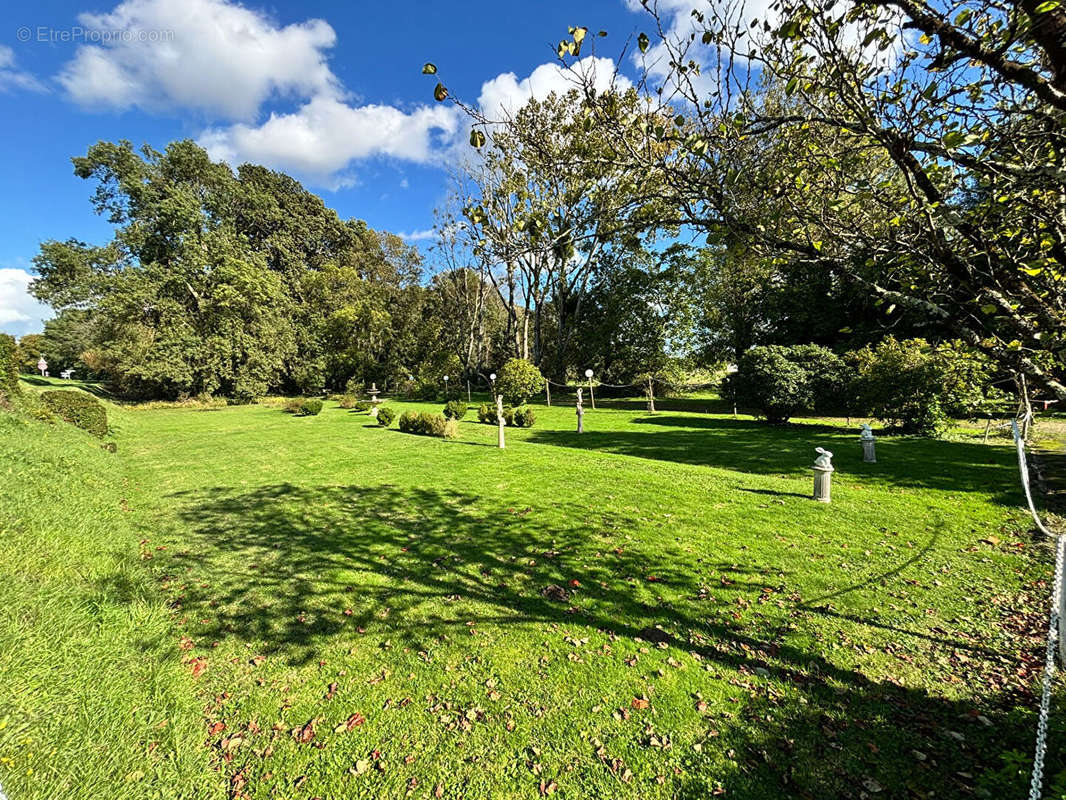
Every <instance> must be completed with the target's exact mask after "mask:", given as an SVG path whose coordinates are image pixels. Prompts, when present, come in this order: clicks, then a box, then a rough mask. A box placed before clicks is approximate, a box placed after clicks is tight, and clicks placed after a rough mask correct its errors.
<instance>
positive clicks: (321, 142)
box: [199, 97, 460, 183]
mask: <svg viewBox="0 0 1066 800" xmlns="http://www.w3.org/2000/svg"><path fill="white" fill-rule="evenodd" d="M459 125H460V114H459V112H458V111H457V110H456V109H454V108H451V107H449V106H443V105H441V106H419V107H417V108H415V109H414V110H413V111H411V112H410V113H407V112H404V111H401V110H400V109H398V108H394V107H392V106H386V105H365V106H351V105H348V104H346V103H344V102H342V101H340V100H338V99H335V98H333V97H313V98H312V99H311V100H310V101H308V102H307V103H305V104H304V105H303V106H302V107H300V108H299V109H298V110H297V111H295V112H293V113H291V114H271V115H270V118H269V119H268V120H266V121H265V122H264V123H263V124H261V125H246V124H243V123H238V124H236V125H231V126H229V127H226V128H211V129H208V130H207V131H205V132H204V133H203V134H202V135H201V136H200V140H199V141H200V144H201V145H203V146H204V147H205V148H206V149H207V151H208V153H210V154H211V157H212V158H215V159H221V160H224V161H227V162H230V163H232V164H237V163H241V162H243V161H254V162H256V163H260V164H267V165H269V166H272V167H276V168H279V169H283V170H290V171H293V172H296V173H298V174H300V175H303V176H308V177H311V178H314V179H316V180H318V181H320V182H324V183H330V182H336V180H337V174H338V173H340V172H342V171H343V170H345V169H346V168H347V167H348V166H349V165H350V164H351V162H353V161H356V160H359V159H364V158H369V157H372V156H388V157H392V158H398V159H403V160H405V161H413V162H416V163H420V164H425V163H430V162H432V161H434V160H435V159H436V158H437V157H438V153H439V151H440V149H441V148H442V147H443V146H444V145H446V144H447V143H448V142H450V141H451V139H452V138H453V137H454V135H455V133H456V131H457V130H458V129H459Z"/></svg>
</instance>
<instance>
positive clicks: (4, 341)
mask: <svg viewBox="0 0 1066 800" xmlns="http://www.w3.org/2000/svg"><path fill="white" fill-rule="evenodd" d="M18 354H19V350H18V345H16V344H15V337H13V336H8V335H7V334H6V333H0V397H14V396H15V395H17V394H18V393H19V358H18Z"/></svg>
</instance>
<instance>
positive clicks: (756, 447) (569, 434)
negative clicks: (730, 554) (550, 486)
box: [528, 415, 1021, 506]
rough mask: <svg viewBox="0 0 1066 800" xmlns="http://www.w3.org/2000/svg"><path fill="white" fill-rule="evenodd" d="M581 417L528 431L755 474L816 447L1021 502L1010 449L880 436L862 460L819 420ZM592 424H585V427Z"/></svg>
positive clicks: (843, 467) (858, 466)
mask: <svg viewBox="0 0 1066 800" xmlns="http://www.w3.org/2000/svg"><path fill="white" fill-rule="evenodd" d="M590 417H592V415H589V416H586V419H585V433H583V434H578V433H577V432H576V431H555V430H544V429H538V430H534V431H533V432H532V433H531V434H530V435H529V437H528V441H531V442H536V443H538V444H548V445H553V446H556V447H572V448H577V449H582V450H599V451H603V452H607V453H616V454H620V455H629V456H638V457H641V458H650V459H656V460H660V461H674V462H678V463H683V464H694V465H699V466H708V467H721V468H724V469H729V470H734V471H737V472H748V473H753V474H760V475H788V476H790V477H795V476H799V475H805V474H806V475H809V474H810V469H811V464H812V463H813V461H814V457H815V455H816V453H815V451H814V449H815V447H825V448H826V449H828V450H831V451H832V452H833V453H834V458H833V464H834V466H835V467H836V469H837V472H838V473H839V477H845V476H846V479H851V480H854V479H856V478H858V479H859V480H862V479H864V478H867V477H868V478H869V479H870V480H873V481H877V482H885V483H889V484H892V485H895V486H900V487H907V488H914V489H933V490H937V491H945V492H971V491H974V492H985V493H987V494H988V495H990V496H991V497H993V498H994V499H995V500H996V502H999V503H1001V504H1004V505H1011V506H1016V505H1018V503H1019V502H1021V496H1020V494H1019V492H1018V489H1017V481H1016V480H1015V478H1014V475H1013V472H1012V471H1013V469H1014V465H1013V461H1012V458H1013V456H1012V453H1011V451H1010V450H1009V449H1008V448H1003V447H989V446H987V445H983V444H978V443H971V442H959V441H948V440H940V439H920V438H911V437H881V438H879V439H878V441H877V455H878V461H877V463H875V464H864V463H863V461H862V450H861V447H860V445H859V442H858V435H857V434H856V433H855V432H852V431H846V430H842V429H841V428H838V427H833V426H827V425H821V424H809V425H808V424H796V425H783V426H769V425H766V424H764V423H760V422H754V421H750V420H733V419H720V418H699V417H670V416H663V415H657V416H649V417H646V418H640V419H637V420H634V423H635V424H636V425H639V426H640V428H639V429H623V430H606V431H598V430H595V424H596V423H595V418H594V417H592V418H591V419H590ZM590 428H591V430H590Z"/></svg>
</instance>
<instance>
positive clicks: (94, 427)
mask: <svg viewBox="0 0 1066 800" xmlns="http://www.w3.org/2000/svg"><path fill="white" fill-rule="evenodd" d="M41 402H43V403H44V404H45V406H46V407H47V408H48V410H49V411H51V412H52V413H53V414H55V415H56V416H57V417H59V418H60V419H62V420H65V421H66V422H69V423H70V424H71V425H74V426H76V427H78V428H81V429H82V430H86V431H88V432H89V433H91V434H92V435H93V436H97V437H99V438H101V439H102V438H103V437H105V436H107V411H106V410H105V409H104V407H103V405H102V404H101V403H100V401H99V400H97V399H96V398H95V397H92V396H90V395H87V394H85V393H84V392H41Z"/></svg>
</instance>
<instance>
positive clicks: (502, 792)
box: [0, 398, 1058, 798]
mask: <svg viewBox="0 0 1066 800" xmlns="http://www.w3.org/2000/svg"><path fill="white" fill-rule="evenodd" d="M713 400H714V399H713V398H702V399H697V400H685V401H660V403H659V407H660V409H661V410H660V412H659V413H658V414H655V415H650V414H647V413H645V412H644V411H643V410H642V403H640V401H614V402H611V401H607V400H606V398H604V399H599V398H598V402H599V405H600V408H598V409H597V410H596V411H592V410H591V409H590V410H588V412H587V414H586V417H585V429H586V433H585V434H583V435H581V436H579V435H578V434H577V433H576V432H575V428H576V424H575V415H574V410H573V407H572V406H564V407H554V408H551V409H547V408H543V407H538V409H537V413H538V421H537V425H536V427H534V428H533V429H530V430H508V431H507V437H508V447H507V448H506V449H505V450H503V451H501V450H499V449H497V448H496V446H495V443H496V430H495V428H494V427H492V426H486V425H479V424H478V423H476V422H475V421H472V419H473V417H474V414H473V411H471V413H470V414H469V415H468V418H467V420H466V421H464V422H463V423H462V424H461V425H460V437H459V439H458V440H457V441H452V442H448V441H442V440H436V439H430V438H425V437H418V436H410V435H406V434H403V433H400V432H398V431H396V430H382V429H380V428H379V427H377V426H376V425H374V424H373V422H372V420H370V419H369V418H368V417H367V415H365V414H357V413H352V412H348V411H344V410H342V409H340V408H338V407H337V406H336V404H333V403H329V404H327V407H326V409H325V410H324V411H323V412H322V414H321V415H319V416H318V417H308V418H293V417H291V416H288V415H286V414H284V413H282V412H281V411H280V410H278V409H277V408H273V407H268V406H248V407H231V408H224V409H219V410H211V411H201V410H196V409H155V410H131V409H123V408H112V409H111V414H112V420H113V422H114V425H115V428H116V440H117V441H118V443H119V453H118V454H117V456H111V455H109V454H105V453H102V451H101V453H100V457H107V458H110V459H112V461H111V462H108V463H109V464H115V463H118V464H121V466H122V469H123V470H124V471H125V478H126V480H127V483H126V484H125V485H124V486H123V487H122V489H121V492H122V496H123V497H125V498H126V504H127V507H128V508H129V512H128V513H124V512H123V513H121V516H120V520H119V522H120V523H121V525H122V526H126V527H128V528H132V529H133V533H132V534H131V535H127V536H126V538H122V537H121V536H116V537H115V538H114V539H113V541H109V545H110V546H111V547H112V548H114V549H117V550H118V551H120V552H124V553H125V557H126V558H127V559H129V565H128V570H130V575H131V577H130V580H131V581H140V583H138V584H137V585H138V586H141V587H142V589H141V591H143V592H144V593H145V595H144V596H145V597H146V598H152V597H153V596H154V595H153V594H152V593H153V592H154V591H156V590H157V589H158V591H161V592H162V593H163V594H164V595H165V597H166V598H167V599H168V600H169V602H170V610H169V614H170V617H169V620H168V621H167V623H164V622H161V621H160V619H161V617H160V611H159V608H158V605H157V604H156V603H157V601H155V600H152V599H146V600H144V601H143V602H144V605H145V606H146V608H148V609H150V611H151V618H152V620H154V622H153V623H152V624H153V625H158V626H159V627H158V636H157V639H155V640H153V641H157V642H158V643H157V645H156V649H150V650H149V651H148V655H146V656H145V660H146V661H147V660H149V659H151V660H154V662H155V663H156V664H157V665H158V666H157V669H159V670H162V671H166V673H167V674H168V675H170V674H171V672H172V671H173V670H174V669H178V670H180V675H179V677H180V679H181V681H183V683H175V684H174V686H175V687H178V686H183V687H185V688H184V689H183V690H184V691H185V692H186V695H185V700H184V702H185V704H186V708H185V713H186V714H196V715H201V714H202V718H201V719H199V720H198V723H197V725H198V733H197V735H196V736H192V735H190V736H188V737H184V738H183V739H182V746H185V745H189V744H190V743H193V744H195V745H196V746H197V747H200V746H201V743H206V747H203V748H202V749H203V751H204V753H205V754H206V755H207V756H208V758H209V759H210V761H211V764H212V765H214V767H216V768H217V769H218V770H219V774H218V775H216V774H215V773H213V772H211V771H210V770H208V771H205V772H203V773H202V774H201V775H200V776H199V777H198V778H194V777H191V776H192V773H189V774H188V775H189V777H187V778H186V780H187V781H191V783H186V784H185V785H184V787H183V790H182V791H184V793H185V795H186V796H190V797H200V796H210V795H209V792H210V791H211V787H212V786H216V785H217V783H218V781H220V780H221V781H224V782H225V783H227V784H228V786H227V789H228V790H229V791H230V792H231V794H233V795H234V796H242V797H250V798H268V797H287V798H288V797H291V798H313V797H368V798H370V797H374V798H376V797H403V796H406V795H407V794H408V793H410V796H412V797H423V796H424V797H437V796H440V797H453V798H458V797H464V798H480V797H538V796H541V795H542V794H549V793H551V794H553V795H556V796H561V797H582V798H594V797H595V798H598V797H640V798H655V797H663V798H666V797H693V798H695V797H707V796H711V795H712V793H714V792H716V791H724V792H726V794H727V796H735V797H745V798H747V797H767V798H769V797H780V796H782V795H784V796H814V797H852V796H858V794H859V792H860V791H865V792H867V793H872V794H878V793H881V796H892V797H897V796H906V795H907V793H908V791H911V792H913V793H922V794H928V793H933V794H934V796H937V797H949V796H964V795H966V794H968V793H969V792H970V791H972V790H973V788H974V787H975V786H976V785H977V784H978V783H981V782H982V780H983V781H984V784H983V785H988V784H989V781H990V780H991V779H990V778H989V777H988V776H986V777H985V778H983V779H982V777H981V776H982V774H983V773H985V772H986V771H988V770H993V769H999V767H1000V764H1001V759H1000V755H1001V753H1003V752H1007V751H1011V750H1017V751H1019V752H1022V751H1024V752H1025V753H1028V751H1029V749H1030V745H1031V742H1030V739H1031V736H1032V726H1033V722H1034V717H1033V711H1034V709H1035V701H1034V700H1033V698H1032V696H1031V693H1030V690H1031V688H1032V682H1033V680H1034V679H1035V678H1036V677H1037V672H1036V670H1037V668H1038V666H1039V665H1038V664H1037V663H1036V661H1035V660H1034V659H1036V658H1038V656H1039V649H1040V644H1041V642H1040V636H1041V635H1042V632H1043V631H1042V625H1043V620H1042V612H1043V603H1044V601H1045V597H1044V595H1045V592H1046V590H1045V589H1044V588H1043V587H1042V586H1041V585H1039V583H1038V582H1039V581H1041V580H1043V579H1046V577H1047V576H1048V574H1049V569H1048V562H1047V559H1046V556H1045V555H1044V554H1043V552H1042V551H1040V550H1039V548H1035V547H1034V546H1033V544H1032V541H1031V539H1030V537H1029V535H1028V533H1027V531H1026V523H1025V518H1024V516H1023V515H1022V514H1021V512H1020V511H1019V510H1018V509H1017V504H1018V502H1019V496H1018V492H1017V487H1016V481H1015V475H1014V472H1013V469H1014V467H1013V464H1012V460H1011V459H1012V451H1011V449H1010V448H1009V447H1007V446H1004V445H1002V444H989V445H982V444H981V443H980V442H975V441H947V442H933V441H925V440H919V439H904V438H892V437H882V438H881V439H880V440H879V443H878V459H879V461H878V463H877V464H874V465H864V464H862V463H861V449H860V447H859V443H858V440H857V430H856V428H855V427H854V426H853V427H850V428H849V427H846V426H845V425H844V421H843V420H825V421H816V422H802V423H801V424H796V425H792V426H787V427H784V428H778V429H774V428H769V427H766V426H763V425H760V424H758V423H755V422H753V421H752V420H751V419H750V418H744V417H741V418H740V419H734V418H733V416H732V414H708V413H700V412H699V409H700V408H703V407H707V408H708V409H710V410H720V409H718V407H717V405H716V404H715V403H714V401H713ZM391 402H395V401H391ZM397 405H398V406H400V407H401V409H402V408H408V407H410V408H417V409H422V410H439V408H440V406H439V405H437V404H407V403H397ZM816 445H821V446H824V447H827V448H828V449H830V450H832V451H833V452H834V453H836V458H835V463H836V466H837V473H836V474H835V476H834V480H835V483H834V498H833V500H834V502H833V503H832V504H831V505H829V506H824V505H821V504H817V503H814V502H812V501H811V500H810V499H809V494H810V491H811V482H812V474H811V471H810V463H811V461H812V459H813V456H814V447H815V446H816ZM18 446H20V447H22V448H23V449H24V450H25V452H26V453H27V454H32V453H34V452H35V451H34V449H33V447H32V446H31V445H30V443H29V442H28V441H24V442H22V443H21V444H20V445H18ZM92 459H93V460H92V462H91V463H93V464H95V463H96V459H97V454H96V453H95V452H94V453H93V454H92ZM19 481H21V482H23V483H25V484H27V485H29V486H38V489H36V490H34V491H37V492H38V495H37V496H40V495H43V494H45V493H46V489H44V488H42V487H41V484H42V482H43V478H42V477H40V475H39V474H38V475H33V476H31V475H24V476H21V477H20V478H19ZM116 490H117V488H116V487H112V488H111V489H108V490H107V491H104V490H103V489H101V488H99V487H96V488H95V489H93V490H92V494H93V495H94V496H95V497H97V498H99V502H100V503H105V502H107V500H106V498H107V497H108V492H112V491H116ZM20 491H22V490H20ZM25 491H29V490H25ZM86 491H89V490H88V489H86ZM59 497H60V498H63V497H64V495H62V494H60V495H59ZM5 499H6V498H5ZM33 502H35V501H27V503H26V505H25V506H24V507H25V508H31V507H32V506H33ZM61 502H62V503H63V504H65V503H66V502H67V501H66V500H65V499H63V500H61ZM68 507H69V506H66V505H63V506H62V508H68ZM57 513H62V509H61V510H60V511H59V512H57ZM87 524H88V523H86V522H84V521H77V522H75V523H74V524H72V525H71V526H70V528H71V533H70V534H69V535H71V536H74V537H79V536H82V535H83V534H81V533H80V531H81V530H82V529H83V528H85V526H86V525H87ZM48 530H50V528H47V527H44V528H42V527H39V526H38V527H35V528H33V529H32V530H31V531H30V532H29V533H27V534H26V535H27V536H36V537H37V538H36V539H33V540H28V541H27V542H26V543H25V544H24V545H23V549H25V550H29V551H34V550H38V551H48V550H49V548H50V546H49V544H48V541H49V539H48V535H47V534H46V531H48ZM33 531H36V533H33ZM84 537H85V541H86V542H95V541H96V540H95V539H94V538H93V534H92V528H91V527H90V528H89V529H88V532H87V533H86V534H84ZM141 539H143V540H144V543H143V544H142V545H141V546H140V552H141V553H143V555H144V558H142V557H141V556H140V555H138V547H137V542H138V541H139V540H141ZM78 546H79V547H88V548H90V549H92V548H93V547H98V546H99V545H98V544H96V545H93V544H82V545H78ZM74 552H78V551H76V550H75V551H74ZM148 556H150V558H148ZM67 569H68V567H66V566H64V567H63V569H60V568H59V566H58V565H53V566H43V567H40V566H39V567H37V568H36V570H35V571H36V572H38V573H39V574H40V575H42V576H45V579H46V580H47V581H48V582H50V583H52V584H54V585H55V586H56V587H58V588H57V590H59V589H60V588H61V587H63V586H65V585H67V584H68V583H69V582H70V581H71V580H72V578H71V576H70V575H69V574H68V572H67V571H66V570H67ZM148 573H150V574H151V576H152V580H151V581H148V580H146V579H145V575H146V574H148ZM16 591H17V594H14V595H12V597H11V599H10V601H9V603H8V605H10V606H13V607H16V608H22V609H23V611H22V612H21V613H23V614H25V613H27V612H26V610H25V609H27V608H29V607H30V606H31V605H32V600H31V598H32V597H33V596H34V590H32V589H29V588H25V587H22V588H20V589H17V590H16ZM1037 604H1039V605H1037ZM118 607H120V606H118ZM1027 615H1028V616H1027ZM122 619H124V618H122V617H119V618H118V620H119V621H118V622H117V623H116V625H117V628H116V629H115V630H114V631H112V632H111V633H110V634H106V635H111V636H113V637H114V638H115V642H116V650H117V651H118V652H119V653H124V654H126V655H125V657H128V656H129V654H130V653H131V652H137V650H136V647H134V646H133V644H132V642H131V641H130V639H132V638H134V637H133V635H132V634H130V633H129V632H128V631H125V632H124V629H123V625H128V622H126V623H122V622H121V620H122ZM168 626H169V627H168ZM148 629H149V630H152V631H156V630H157V629H156V628H155V627H152V628H148ZM108 630H111V629H108ZM37 635H38V636H39V637H41V638H44V637H45V634H44V633H42V632H40V631H38V633H37ZM50 635H51V638H52V642H53V643H52V644H51V645H50V646H47V645H46V644H44V643H39V644H38V645H37V648H38V649H39V650H40V651H41V655H40V659H41V660H42V661H43V662H48V661H50V660H54V659H56V658H58V655H57V653H58V652H61V651H63V650H64V648H65V647H66V644H65V642H66V641H67V638H66V637H65V635H63V634H60V635H59V636H55V635H54V633H51V629H50ZM100 635H101V636H105V633H104V632H102V633H101V634H100ZM139 635H140V634H138V636H139ZM12 636H13V637H15V638H16V640H17V636H16V635H15V634H12ZM55 642H63V643H64V644H62V645H58V644H55ZM179 642H182V643H183V646H184V647H186V648H188V649H186V650H179ZM10 661H11V659H9V664H8V665H7V666H9V667H10V668H14V669H18V667H17V666H12V665H11V663H10ZM183 661H184V662H186V663H184V664H182V662H183ZM194 666H195V667H196V671H197V672H198V673H199V674H198V675H197V677H195V678H193V677H192V673H193V668H194ZM33 680H41V678H40V676H39V674H36V673H34V674H32V675H29V674H28V675H27V676H26V677H25V678H24V682H25V683H31V682H32V681H33ZM65 680H66V683H68V684H71V685H77V684H78V680H77V679H76V678H75V677H73V676H68V677H67V678H66V679H65ZM94 691H98V692H100V693H101V696H102V697H106V696H109V695H108V694H106V693H104V690H103V689H97V690H94ZM108 691H110V690H108ZM45 701H46V698H44V697H42V703H41V704H38V706H37V707H45V706H47V702H45ZM153 713H154V712H153ZM349 721H350V722H349ZM986 721H987V722H988V723H990V724H985V722H986ZM80 724H83V723H80ZM52 735H54V734H52V733H49V732H46V731H42V732H41V733H39V734H38V738H39V739H40V741H42V742H45V743H47V740H48V739H49V737H50V736H52ZM959 737H961V738H959ZM127 738H128V739H133V738H135V737H127ZM122 741H125V739H122ZM172 745H173V746H174V747H175V748H177V747H178V743H177V742H174V743H172ZM153 752H155V751H153ZM1056 752H1057V751H1056ZM915 753H918V754H919V755H915ZM6 754H7V751H5V752H4V753H0V755H6ZM144 758H145V759H146V760H148V758H149V756H148V755H145V756H144ZM1052 762H1053V763H1052V764H1051V768H1052V771H1054V770H1055V769H1057V768H1058V759H1057V755H1054V754H1053V758H1052ZM66 768H67V769H68V770H69V769H70V765H69V763H68V764H67V765H66ZM6 769H7V768H6V767H4V766H3V765H2V764H0V776H4V777H3V782H4V785H5V787H6V786H8V783H9V779H8V777H7V776H8V773H7V772H6ZM96 769H98V770H99V769H101V768H100V767H99V766H97V767H96ZM11 774H12V775H14V773H11ZM68 774H69V773H68ZM115 774H117V773H115ZM112 777H113V776H112ZM16 780H19V779H17V778H16ZM143 780H144V781H145V782H150V783H152V784H153V785H157V787H158V786H159V785H161V784H160V781H161V780H164V779H163V778H162V776H159V775H155V774H152V773H148V772H147V771H146V775H145V777H144V778H143ZM197 781H199V782H197ZM1013 781H1014V783H1012V784H1011V785H1015V784H1016V785H1017V786H1019V787H1022V786H1023V785H1024V783H1025V778H1024V776H1015V777H1014V779H1013ZM864 782H866V783H864ZM34 785H35V784H33V783H31V782H29V781H26V782H25V783H20V784H19V788H20V789H21V790H22V791H21V793H20V794H17V795H15V794H12V797H19V798H21V797H50V796H54V795H49V794H48V793H47V792H45V791H43V790H42V789H40V788H38V789H37V790H36V791H37V794H34V789H33V786H34ZM46 785H47V784H45V783H38V784H36V786H38V787H41V786H46ZM130 785H131V786H135V785H136V784H130ZM863 786H865V787H866V788H859V787H863ZM877 787H880V789H878V790H877V791H875V789H877ZM71 796H76V795H71ZM114 796H118V797H124V796H127V795H125V794H122V792H121V791H120V792H119V793H118V794H116V795H114ZM128 796H135V794H134V793H133V791H132V790H131V792H130V793H129V795H128Z"/></svg>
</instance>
